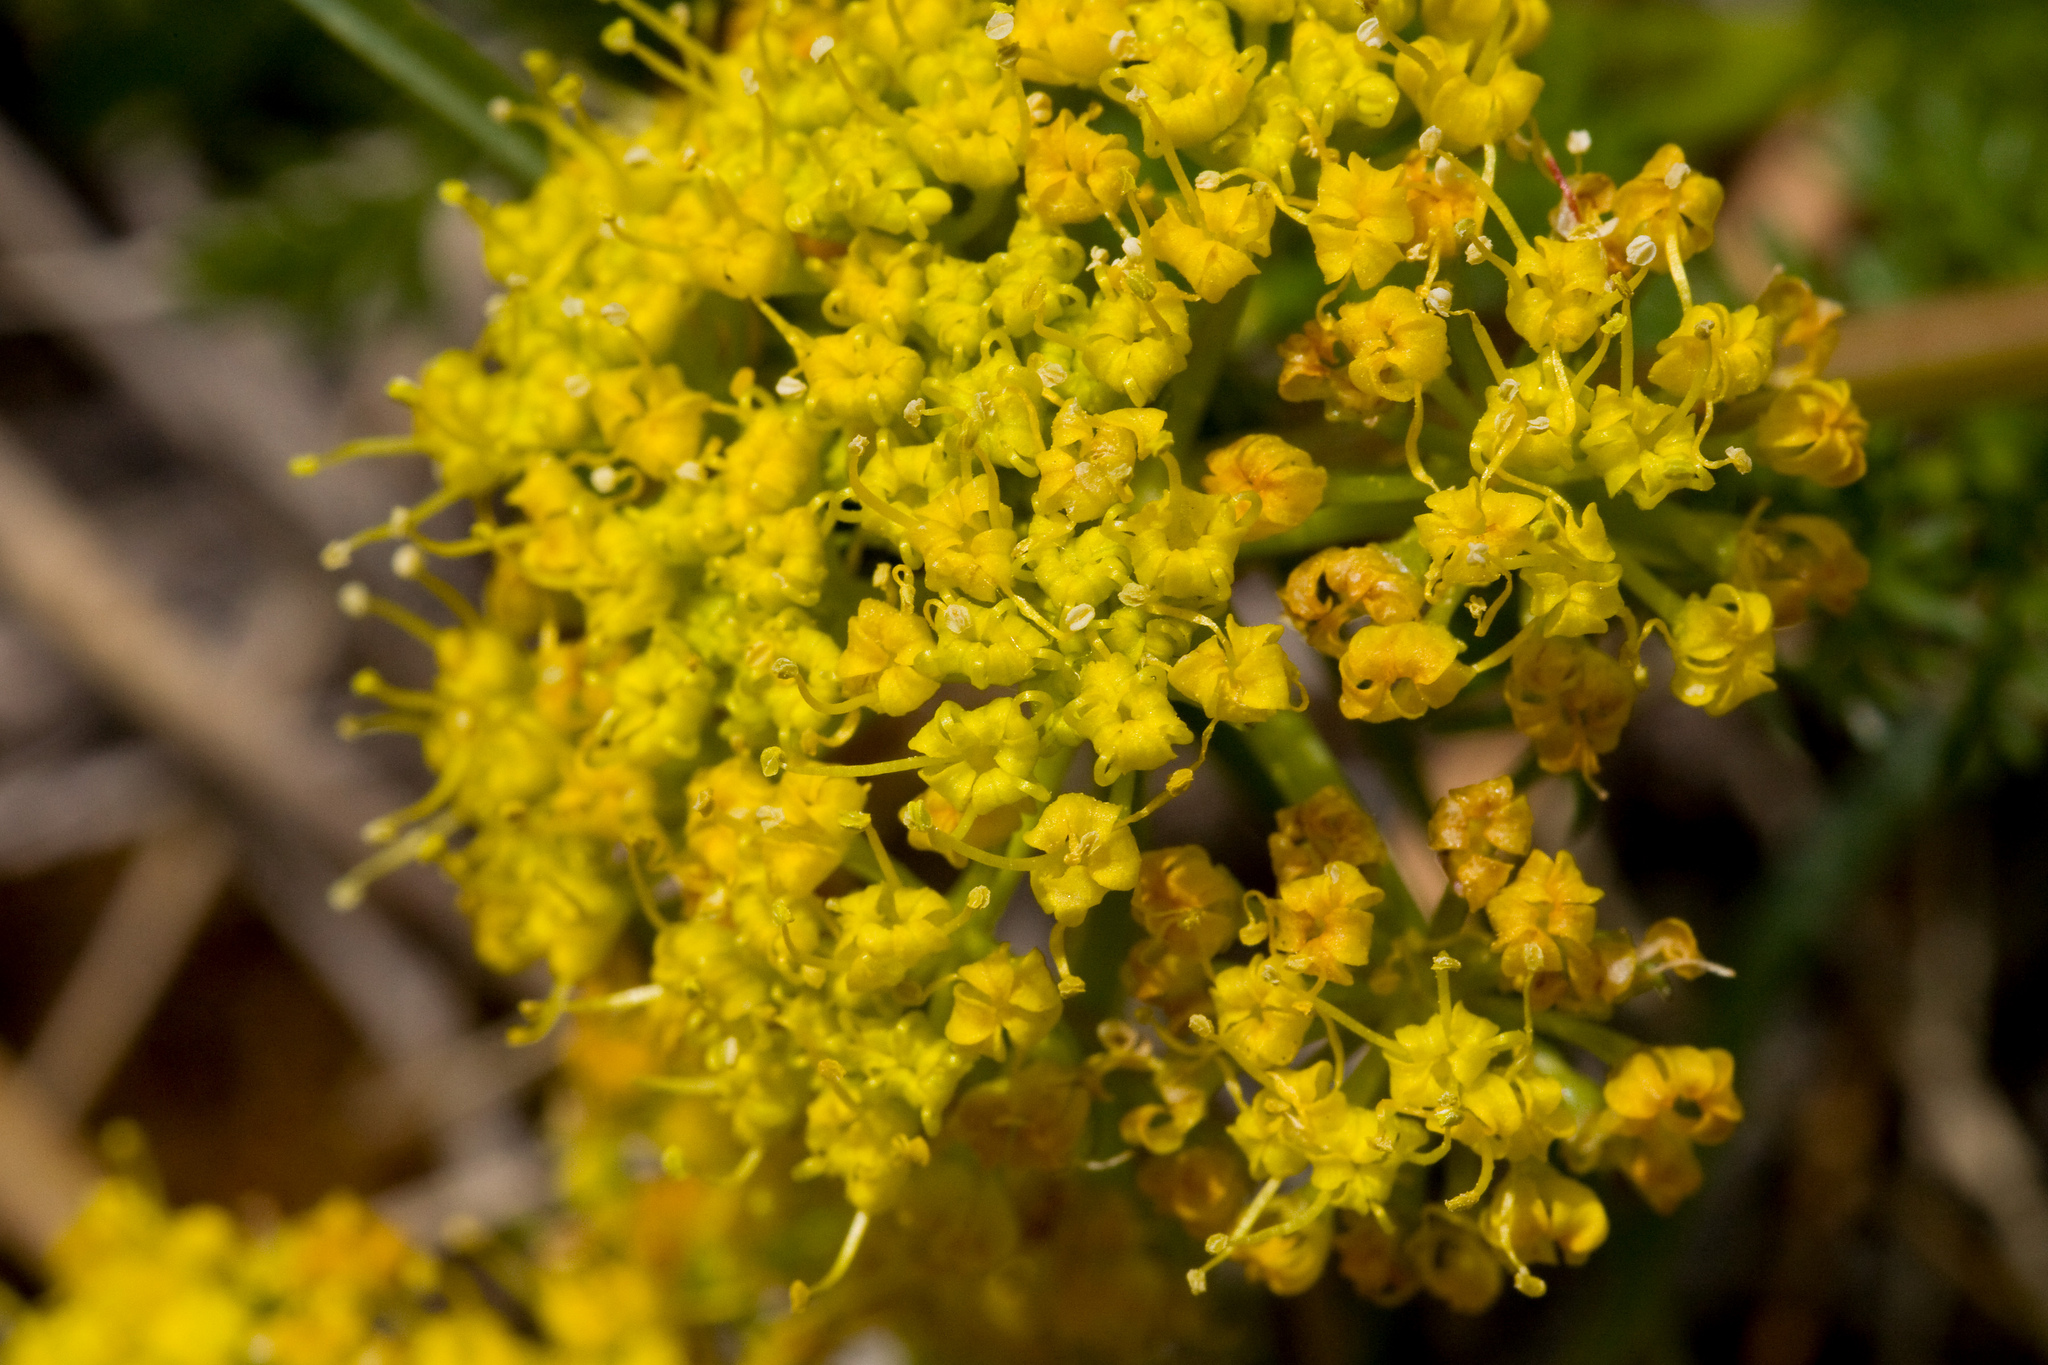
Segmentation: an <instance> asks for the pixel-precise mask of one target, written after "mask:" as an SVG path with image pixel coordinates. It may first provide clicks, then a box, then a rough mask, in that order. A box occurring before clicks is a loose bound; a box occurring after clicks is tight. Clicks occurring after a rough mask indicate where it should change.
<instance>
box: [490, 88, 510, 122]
mask: <svg viewBox="0 0 2048 1365" xmlns="http://www.w3.org/2000/svg"><path fill="white" fill-rule="evenodd" d="M484 112H485V113H487V114H489V115H490V116H491V122H493V123H510V122H511V121H512V101H511V100H508V99H506V98H505V97H504V96H503V95H500V96H498V97H497V98H496V99H494V100H492V101H491V102H490V103H489V104H486V105H485V106H484Z"/></svg>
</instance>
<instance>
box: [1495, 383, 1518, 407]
mask: <svg viewBox="0 0 2048 1365" xmlns="http://www.w3.org/2000/svg"><path fill="white" fill-rule="evenodd" d="M1521 396H1522V386H1521V384H1520V383H1519V382H1518V381H1516V380H1513V379H1503V380H1501V381H1500V401H1501V402H1503V403H1512V402H1514V401H1515V400H1516V399H1517V398H1520V397H1521Z"/></svg>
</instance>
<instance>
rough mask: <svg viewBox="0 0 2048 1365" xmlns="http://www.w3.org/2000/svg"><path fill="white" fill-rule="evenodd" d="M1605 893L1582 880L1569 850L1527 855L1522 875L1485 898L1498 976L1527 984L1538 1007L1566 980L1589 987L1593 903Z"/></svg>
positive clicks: (1517, 986)
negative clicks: (1566, 851) (1498, 963)
mask: <svg viewBox="0 0 2048 1365" xmlns="http://www.w3.org/2000/svg"><path fill="white" fill-rule="evenodd" d="M1605 894H1606V893H1605V892H1603V891H1601V890H1599V889H1598V888H1597V887H1591V886H1588V885H1586V883H1585V879H1584V878H1582V877H1581V876H1580V875H1579V868H1578V864H1577V863H1576V862H1574V861H1573V859H1572V855H1571V854H1569V853H1559V854H1558V855H1557V857H1556V858H1554V859H1553V858H1552V857H1551V856H1550V855H1549V854H1547V853H1543V852H1541V851H1538V852H1535V853H1532V854H1530V855H1529V860H1528V861H1527V862H1525V863H1523V864H1522V870H1521V873H1520V875H1518V876H1517V877H1516V878H1515V880H1514V881H1512V882H1510V883H1509V884H1508V885H1507V886H1505V887H1504V888H1502V889H1501V890H1500V891H1499V892H1497V893H1496V894H1495V895H1494V896H1493V897H1492V898H1491V899H1489V900H1488V901H1487V902H1486V918H1487V919H1488V920H1489V921H1490V922H1491V923H1492V925H1493V933H1494V939H1493V945H1492V946H1493V951H1495V952H1497V953H1499V954H1500V971H1501V980H1502V981H1504V982H1505V983H1506V984H1507V985H1508V986H1509V987H1511V988H1512V989H1515V990H1520V989H1522V988H1524V987H1525V986H1527V987H1529V988H1530V989H1531V990H1532V991H1533V998H1534V1001H1535V1006H1536V1008H1538V1009H1544V1008H1547V1007H1548V1006H1549V1005H1551V1004H1552V1003H1554V1002H1555V1001H1556V999H1557V997H1558V996H1560V995H1562V994H1563V993H1564V991H1565V989H1566V987H1567V984H1569V985H1572V986H1578V987H1581V988H1582V989H1590V988H1591V987H1592V986H1593V985H1594V983H1595V980H1596V978H1597V976H1598V969H1597V965H1596V964H1595V962H1594V959H1593V954H1592V942H1593V929H1594V926H1595V914H1596V912H1595V911H1594V909H1593V907H1594V905H1595V903H1596V902H1598V901H1599V899H1600V898H1601V896H1603V895H1605ZM1567 972H1568V973H1569V974H1570V981H1569V983H1567V980H1566V973H1567Z"/></svg>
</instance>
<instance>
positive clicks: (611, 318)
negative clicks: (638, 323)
mask: <svg viewBox="0 0 2048 1365" xmlns="http://www.w3.org/2000/svg"><path fill="white" fill-rule="evenodd" d="M597 315H598V316H599V317H601V318H603V319H604V320H605V321H606V322H609V323H610V324H611V325H612V326H614V327H624V326H625V325H626V319H628V318H630V317H631V316H633V315H632V314H631V313H628V312H627V311H626V305H625V304H623V303H608V304H606V305H605V306H604V307H602V308H600V309H598V310H597Z"/></svg>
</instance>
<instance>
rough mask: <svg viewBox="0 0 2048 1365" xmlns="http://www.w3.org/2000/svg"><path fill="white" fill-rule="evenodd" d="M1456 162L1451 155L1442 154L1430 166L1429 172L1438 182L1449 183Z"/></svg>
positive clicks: (1440, 183) (1441, 183)
mask: <svg viewBox="0 0 2048 1365" xmlns="http://www.w3.org/2000/svg"><path fill="white" fill-rule="evenodd" d="M1432 131H1434V130H1432ZM1455 164H1456V163H1455V162H1453V161H1452V160H1451V159H1450V158H1449V157H1447V156H1440V157H1438V158H1437V159H1436V163H1435V164H1434V165H1432V166H1431V167H1430V168H1429V173H1430V175H1431V176H1433V177H1434V178H1435V180H1436V183H1437V184H1439V185H1448V184H1450V183H1451V167H1452V166H1453V165H1455Z"/></svg>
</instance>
